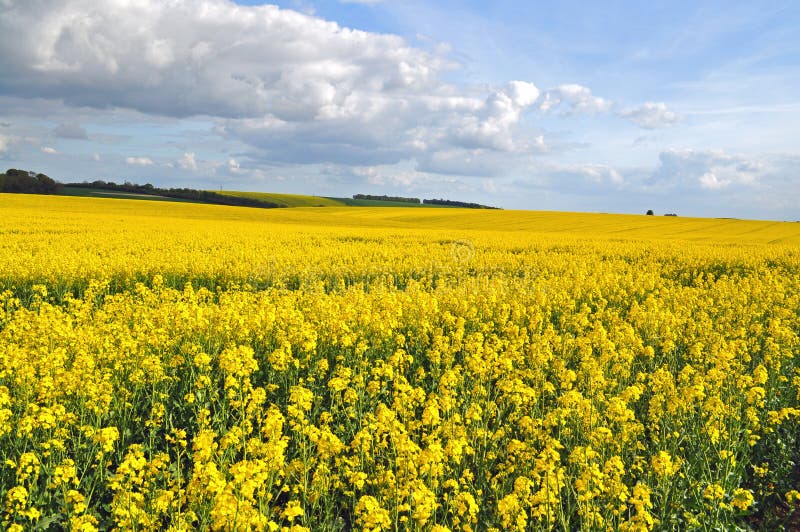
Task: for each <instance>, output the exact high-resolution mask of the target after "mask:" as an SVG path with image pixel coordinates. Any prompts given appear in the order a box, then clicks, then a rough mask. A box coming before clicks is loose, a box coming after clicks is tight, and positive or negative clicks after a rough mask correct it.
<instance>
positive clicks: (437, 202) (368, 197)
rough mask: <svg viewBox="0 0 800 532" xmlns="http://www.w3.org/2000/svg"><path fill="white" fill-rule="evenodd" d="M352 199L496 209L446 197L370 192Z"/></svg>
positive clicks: (354, 196) (355, 195) (356, 195)
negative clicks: (420, 197) (414, 196)
mask: <svg viewBox="0 0 800 532" xmlns="http://www.w3.org/2000/svg"><path fill="white" fill-rule="evenodd" d="M353 199H356V200H374V201H396V202H404V203H417V204H419V203H423V204H425V205H444V206H447V207H461V208H464V209H497V207H489V206H488V205H481V204H480V203H468V202H466V201H453V200H446V199H425V200H422V201H420V199H419V198H404V197H402V196H386V195H383V196H374V195H371V194H354V195H353Z"/></svg>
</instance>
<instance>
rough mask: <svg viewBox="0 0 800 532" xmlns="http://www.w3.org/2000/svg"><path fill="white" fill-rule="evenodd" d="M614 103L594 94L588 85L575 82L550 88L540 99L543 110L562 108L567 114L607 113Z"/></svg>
mask: <svg viewBox="0 0 800 532" xmlns="http://www.w3.org/2000/svg"><path fill="white" fill-rule="evenodd" d="M612 105H613V104H612V102H611V101H609V100H606V99H604V98H600V97H598V96H594V95H593V94H592V91H591V90H590V89H589V88H588V87H584V86H582V85H575V84H567V85H559V86H558V87H556V88H554V89H549V90H547V91H546V92H545V93H544V94H543V95H542V97H541V100H540V101H539V109H541V110H542V111H543V112H549V111H552V110H554V109H556V108H562V109H563V111H562V113H563V114H565V115H576V114H589V115H592V114H598V113H607V112H609V111H610V110H611V107H612Z"/></svg>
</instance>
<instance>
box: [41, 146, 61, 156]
mask: <svg viewBox="0 0 800 532" xmlns="http://www.w3.org/2000/svg"><path fill="white" fill-rule="evenodd" d="M39 150H40V151H41V152H42V153H46V154H47V155H55V154H57V153H58V150H56V149H55V148H53V147H51V146H42V147H41V148H39Z"/></svg>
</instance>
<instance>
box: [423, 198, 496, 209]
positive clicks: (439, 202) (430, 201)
mask: <svg viewBox="0 0 800 532" xmlns="http://www.w3.org/2000/svg"><path fill="white" fill-rule="evenodd" d="M422 203H424V204H425V205H445V206H447V207H461V208H464V209H498V208H499V207H490V206H488V205H481V204H480V203H468V202H466V201H453V200H446V199H426V200H422Z"/></svg>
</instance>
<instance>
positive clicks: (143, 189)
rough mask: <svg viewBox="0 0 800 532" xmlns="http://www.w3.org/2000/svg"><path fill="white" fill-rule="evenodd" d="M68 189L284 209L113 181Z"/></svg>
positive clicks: (247, 200) (261, 202)
mask: <svg viewBox="0 0 800 532" xmlns="http://www.w3.org/2000/svg"><path fill="white" fill-rule="evenodd" d="M66 186H68V187H75V188H89V189H102V190H112V191H116V192H126V193H133V194H146V195H151V196H163V197H166V198H175V199H185V200H191V201H199V202H202V203H211V204H214V205H232V206H237V207H259V208H262V209H276V208H279V207H284V205H279V204H277V203H273V202H271V201H265V200H260V199H255V198H244V197H239V196H226V195H224V194H217V193H216V192H212V191H210V190H197V189H193V188H158V187H154V186H153V185H151V184H150V183H145V184H144V185H138V184H136V183H130V182H128V181H126V182H124V183H122V184H117V183H114V182H113V181H92V182H88V181H83V182H81V183H67V185H66Z"/></svg>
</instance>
